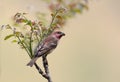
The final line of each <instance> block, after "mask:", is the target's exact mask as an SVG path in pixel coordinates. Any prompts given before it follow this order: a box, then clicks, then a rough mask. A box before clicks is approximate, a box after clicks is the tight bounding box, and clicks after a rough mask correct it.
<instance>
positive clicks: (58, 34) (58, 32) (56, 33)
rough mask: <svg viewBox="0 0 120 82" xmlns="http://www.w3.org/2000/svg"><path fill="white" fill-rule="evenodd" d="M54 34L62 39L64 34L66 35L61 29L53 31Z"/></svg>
mask: <svg viewBox="0 0 120 82" xmlns="http://www.w3.org/2000/svg"><path fill="white" fill-rule="evenodd" d="M53 35H54V36H55V37H56V38H58V39H60V38H61V37H62V36H65V33H63V32H61V31H55V32H53Z"/></svg>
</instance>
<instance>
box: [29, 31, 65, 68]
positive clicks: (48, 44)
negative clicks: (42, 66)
mask: <svg viewBox="0 0 120 82" xmlns="http://www.w3.org/2000/svg"><path fill="white" fill-rule="evenodd" d="M62 36H65V34H64V33H63V32H61V31H56V32H53V33H52V34H51V35H49V36H48V37H47V38H45V39H44V40H43V41H42V42H41V43H40V44H38V46H37V48H36V51H35V55H34V57H33V58H32V59H31V61H30V62H29V63H28V64H27V66H30V67H32V66H33V65H34V63H35V62H36V60H37V59H38V58H39V57H41V56H47V55H48V54H49V53H51V52H52V51H53V50H54V49H55V48H56V47H57V44H58V42H59V40H60V39H61V37H62Z"/></svg>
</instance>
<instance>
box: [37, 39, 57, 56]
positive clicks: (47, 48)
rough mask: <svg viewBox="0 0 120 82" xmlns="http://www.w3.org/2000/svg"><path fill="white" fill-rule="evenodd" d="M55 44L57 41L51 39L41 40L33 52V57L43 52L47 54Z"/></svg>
mask: <svg viewBox="0 0 120 82" xmlns="http://www.w3.org/2000/svg"><path fill="white" fill-rule="evenodd" d="M56 46H57V41H56V40H54V39H52V40H49V41H47V42H43V43H42V44H41V45H40V46H38V48H37V51H36V53H35V57H40V56H42V55H43V54H49V53H50V52H51V51H52V50H53V49H55V48H56Z"/></svg>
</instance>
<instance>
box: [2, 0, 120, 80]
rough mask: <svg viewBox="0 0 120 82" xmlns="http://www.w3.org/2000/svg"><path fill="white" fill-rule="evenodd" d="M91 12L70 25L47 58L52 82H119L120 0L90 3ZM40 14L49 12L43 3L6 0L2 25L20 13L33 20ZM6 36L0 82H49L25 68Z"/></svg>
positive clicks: (19, 52) (18, 51)
mask: <svg viewBox="0 0 120 82" xmlns="http://www.w3.org/2000/svg"><path fill="white" fill-rule="evenodd" d="M89 8H90V9H89V11H85V12H84V13H83V14H81V15H76V16H75V17H74V18H72V19H70V20H69V21H68V22H67V24H66V26H65V27H64V28H65V29H63V31H64V32H65V33H66V36H65V37H64V38H62V40H61V41H60V45H59V46H58V47H57V49H56V50H55V51H54V52H53V53H52V54H50V55H49V57H48V60H49V64H50V65H49V66H50V67H49V68H50V73H51V76H52V80H53V82H120V0H90V4H89ZM37 11H41V12H48V11H47V10H46V5H45V4H44V3H43V2H41V1H40V0H3V1H1V2H0V25H2V24H8V23H10V21H11V20H10V18H11V16H13V15H14V14H15V13H17V12H28V13H29V16H31V17H32V18H33V19H34V16H33V15H34V12H37ZM7 34H8V31H7V32H6V31H4V32H1V31H0V82H33V81H34V82H47V80H45V79H44V78H43V77H42V76H41V75H39V74H38V72H37V71H36V69H35V68H34V67H33V68H29V67H27V66H26V64H27V63H28V61H29V60H30V59H29V57H28V56H27V54H26V52H25V51H24V50H21V49H20V48H19V47H18V46H17V45H16V44H11V43H10V41H4V40H3V37H4V36H5V35H7ZM37 62H41V60H40V59H39V60H38V61H37ZM41 66H42V65H41Z"/></svg>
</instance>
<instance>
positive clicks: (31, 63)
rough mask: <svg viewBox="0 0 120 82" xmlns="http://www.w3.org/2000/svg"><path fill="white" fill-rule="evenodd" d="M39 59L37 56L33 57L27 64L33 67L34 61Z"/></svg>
mask: <svg viewBox="0 0 120 82" xmlns="http://www.w3.org/2000/svg"><path fill="white" fill-rule="evenodd" d="M37 59H38V58H37V57H36V58H33V59H31V60H30V62H29V63H28V64H27V66H30V67H32V66H33V65H34V63H35V62H36V60H37Z"/></svg>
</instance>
